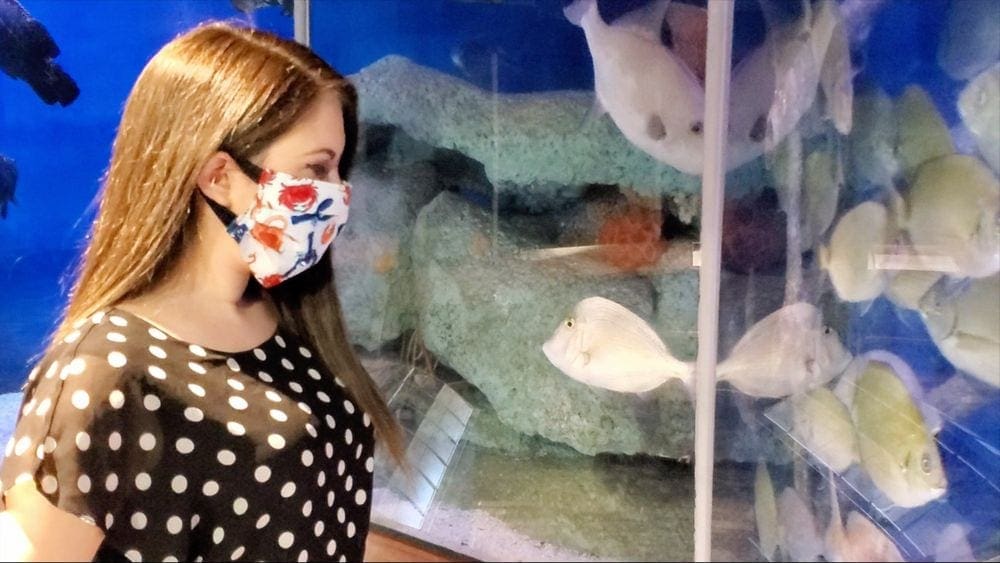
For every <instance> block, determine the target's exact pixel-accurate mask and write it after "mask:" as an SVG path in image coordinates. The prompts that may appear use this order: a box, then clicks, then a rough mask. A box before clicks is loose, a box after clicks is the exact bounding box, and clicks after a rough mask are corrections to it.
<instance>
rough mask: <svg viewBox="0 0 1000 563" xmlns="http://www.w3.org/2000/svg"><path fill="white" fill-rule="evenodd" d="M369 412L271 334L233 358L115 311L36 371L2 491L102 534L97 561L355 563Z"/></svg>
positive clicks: (367, 476) (97, 318)
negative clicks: (34, 495)
mask: <svg viewBox="0 0 1000 563" xmlns="http://www.w3.org/2000/svg"><path fill="white" fill-rule="evenodd" d="M373 447H374V433H373V431H372V426H371V420H370V419H369V417H368V415H367V414H365V413H363V412H362V411H361V410H360V408H359V407H358V406H356V405H355V404H354V403H353V402H352V400H351V399H350V397H349V394H348V393H347V392H346V390H345V389H344V388H343V386H342V384H341V382H340V381H339V380H338V379H336V378H334V377H331V376H330V375H328V373H327V372H326V370H325V368H324V367H323V366H321V365H320V363H319V362H318V361H317V358H316V357H315V356H314V354H313V352H312V351H310V350H309V349H308V348H306V347H304V346H302V344H301V343H300V342H298V341H297V340H296V339H295V338H294V337H293V336H292V335H291V334H288V333H286V332H284V331H282V330H280V329H279V331H278V332H277V333H276V334H275V335H274V336H273V337H272V338H271V339H270V340H268V341H267V342H266V343H264V344H262V345H261V346H259V347H258V348H254V349H253V350H248V351H245V352H240V353H235V354H229V353H223V352H217V351H213V350H208V349H205V348H202V347H200V346H198V345H195V344H189V343H186V342H182V341H179V340H177V339H174V338H172V337H170V336H168V335H166V334H164V333H163V332H162V331H160V330H158V329H157V328H155V327H154V326H152V325H150V324H149V323H147V322H146V321H144V320H143V319H141V318H139V317H136V316H134V315H132V314H130V313H128V312H125V311H121V310H117V309H112V310H110V311H108V312H99V313H97V314H95V315H94V316H93V317H91V318H90V319H87V320H85V321H82V322H80V323H77V326H76V330H74V332H72V333H71V334H69V336H67V337H66V339H65V341H64V342H63V343H61V344H60V345H59V346H57V347H55V348H54V349H53V350H52V351H51V353H49V354H48V355H47V356H46V357H45V358H43V360H42V361H41V362H40V363H39V364H38V365H37V366H36V367H35V368H34V369H33V370H32V371H31V374H30V375H29V380H28V383H27V387H26V392H25V396H24V402H23V403H22V406H21V412H20V415H19V418H18V423H17V427H16V428H15V431H14V435H13V437H12V438H11V440H10V442H9V443H8V444H7V446H6V451H5V456H6V457H5V461H4V463H3V467H2V470H0V489H2V490H3V491H4V492H6V491H7V490H8V489H10V488H11V487H12V486H14V485H15V484H17V483H20V482H22V481H24V480H34V482H35V484H36V487H37V488H38V490H39V491H40V492H41V493H42V494H43V495H44V496H45V497H47V498H48V499H49V501H51V502H52V503H53V504H54V505H55V506H57V507H59V508H60V509H62V510H64V511H66V512H69V513H71V514H75V515H77V516H78V517H79V518H81V519H83V520H85V521H86V522H89V523H91V524H93V525H95V526H98V527H99V528H101V530H103V531H104V534H105V539H104V542H103V544H102V546H101V551H100V552H99V553H98V557H99V558H113V557H115V556H117V557H121V556H124V557H125V558H127V559H130V560H132V561H140V560H153V561H178V560H180V561H184V560H188V561H191V560H194V561H198V560H207V561H229V560H241V559H248V560H268V561H306V560H309V559H319V560H323V559H325V560H339V561H345V560H349V561H360V560H361V559H362V557H363V555H364V544H365V537H366V536H367V533H368V521H369V514H370V509H371V504H370V503H371V486H372V471H373V468H374V461H373V458H372V456H373Z"/></svg>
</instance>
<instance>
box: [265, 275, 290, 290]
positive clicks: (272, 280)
mask: <svg viewBox="0 0 1000 563" xmlns="http://www.w3.org/2000/svg"><path fill="white" fill-rule="evenodd" d="M284 279H285V278H283V277H282V276H281V274H271V275H270V276H267V277H265V278H264V279H262V280H260V285H262V286H264V287H268V288H269V287H274V286H276V285H278V284H279V283H281V282H282V281H284Z"/></svg>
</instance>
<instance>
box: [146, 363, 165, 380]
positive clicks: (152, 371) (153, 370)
mask: <svg viewBox="0 0 1000 563" xmlns="http://www.w3.org/2000/svg"><path fill="white" fill-rule="evenodd" d="M146 371H148V372H149V375H152V376H153V377H155V378H156V379H160V380H163V379H166V378H167V372H165V371H163V369H162V368H160V367H159V366H149V368H148V369H147V370H146Z"/></svg>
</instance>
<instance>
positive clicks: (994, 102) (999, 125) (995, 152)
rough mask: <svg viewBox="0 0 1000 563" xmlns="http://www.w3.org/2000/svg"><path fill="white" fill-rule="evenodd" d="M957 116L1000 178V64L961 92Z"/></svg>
mask: <svg viewBox="0 0 1000 563" xmlns="http://www.w3.org/2000/svg"><path fill="white" fill-rule="evenodd" d="M958 114H959V116H961V118H962V123H963V124H965V127H966V128H967V129H968V130H969V132H970V133H971V134H972V137H973V138H974V139H975V142H976V146H977V148H978V149H979V154H980V155H981V156H982V157H983V160H985V161H986V163H987V164H989V165H990V167H991V168H992V169H993V172H995V173H997V174H1000V64H995V65H993V66H992V67H990V68H989V69H987V70H984V71H983V72H982V74H980V75H979V76H977V77H975V78H974V79H972V81H970V82H969V83H968V84H967V85H966V86H965V88H963V89H962V93H961V94H959V96H958Z"/></svg>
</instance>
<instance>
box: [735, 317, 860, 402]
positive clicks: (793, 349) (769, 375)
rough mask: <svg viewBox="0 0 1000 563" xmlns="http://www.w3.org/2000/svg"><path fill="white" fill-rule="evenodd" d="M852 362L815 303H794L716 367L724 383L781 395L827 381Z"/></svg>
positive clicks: (754, 393) (749, 391)
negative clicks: (824, 324) (824, 321)
mask: <svg viewBox="0 0 1000 563" xmlns="http://www.w3.org/2000/svg"><path fill="white" fill-rule="evenodd" d="M850 361H851V354H850V352H848V351H847V350H846V349H845V348H844V345H843V344H842V343H841V342H840V338H839V337H838V336H837V333H836V331H834V330H833V329H831V328H830V327H826V326H823V318H822V313H820V311H819V309H817V308H816V307H815V306H814V305H812V304H810V303H805V302H799V303H793V304H791V305H787V306H785V307H782V308H781V309H778V310H777V311H775V312H773V313H771V314H770V315H768V316H766V317H764V318H763V319H761V320H760V321H758V322H757V323H756V324H754V325H753V326H752V327H750V329H749V330H748V331H747V332H746V333H745V334H744V335H743V337H742V338H740V340H739V341H738V342H737V343H736V345H735V346H733V349H732V351H731V352H730V353H729V356H728V357H727V358H726V360H725V361H723V362H721V363H720V364H719V365H718V368H717V374H718V378H719V380H720V381H728V382H729V383H730V384H731V385H733V386H734V387H736V389H738V390H739V391H740V392H742V393H744V394H747V395H751V396H754V397H769V398H778V397H786V396H788V395H792V394H795V393H804V392H806V391H809V390H810V389H815V388H816V387H819V386H821V385H824V384H826V383H827V382H828V381H830V380H831V379H833V377H834V376H836V375H838V374H839V373H841V372H842V371H844V368H846V367H847V365H848V364H849V363H850Z"/></svg>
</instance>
